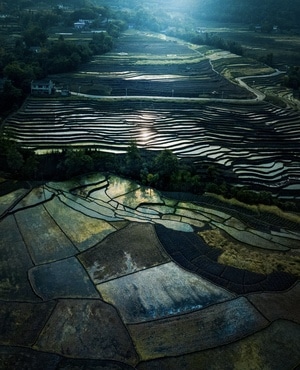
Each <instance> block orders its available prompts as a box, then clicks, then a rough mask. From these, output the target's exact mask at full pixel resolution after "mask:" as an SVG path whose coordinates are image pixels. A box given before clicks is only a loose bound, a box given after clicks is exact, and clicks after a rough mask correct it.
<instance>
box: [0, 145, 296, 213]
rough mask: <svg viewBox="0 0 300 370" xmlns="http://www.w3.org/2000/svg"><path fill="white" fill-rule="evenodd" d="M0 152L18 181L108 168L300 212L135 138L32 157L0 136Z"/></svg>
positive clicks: (0, 165)
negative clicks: (119, 147) (119, 145)
mask: <svg viewBox="0 0 300 370" xmlns="http://www.w3.org/2000/svg"><path fill="white" fill-rule="evenodd" d="M0 153H1V154H0V173H1V174H2V175H3V176H7V175H8V174H9V177H12V178H15V179H17V180H19V181H22V180H23V181H47V180H53V179H55V180H65V179H69V178H70V177H74V176H77V175H83V174H86V173H89V172H94V171H99V172H110V173H115V174H117V175H119V176H124V177H127V178H130V179H133V180H135V181H137V182H139V183H141V184H143V185H145V186H150V187H154V188H156V189H159V190H163V191H173V192H185V193H187V192H189V193H193V194H197V195H199V194H200V195H201V194H203V193H204V192H208V193H214V194H219V195H222V196H224V197H226V198H235V199H237V200H239V201H241V202H243V203H246V204H266V205H277V206H278V207H280V208H282V209H284V210H289V211H299V205H297V204H296V203H294V202H281V201H279V200H278V199H277V198H274V197H273V196H272V194H271V193H270V192H268V191H264V190H262V191H258V190H256V191H254V190H251V189H248V188H247V187H240V186H238V187H237V186H231V185H229V183H228V182H226V176H224V173H222V170H220V169H219V168H217V167H216V166H214V165H209V164H205V163H203V165H202V167H201V168H199V166H198V167H197V169H196V168H194V167H193V165H192V164H190V163H188V162H181V161H179V160H178V158H177V157H176V156H175V154H173V153H172V151H171V150H168V149H166V150H163V151H161V152H158V153H157V154H153V153H149V152H145V151H142V150H140V149H139V148H138V147H137V145H136V143H135V142H131V143H130V145H129V146H128V148H127V152H126V154H125V155H116V154H112V153H106V152H101V151H98V150H97V149H94V148H90V149H66V150H63V151H62V152H57V151H56V152H55V151H54V152H52V153H51V154H45V155H35V154H34V152H32V151H31V150H25V149H21V148H19V147H18V145H17V144H16V143H15V142H12V141H11V140H9V139H4V138H2V139H1V140H0Z"/></svg>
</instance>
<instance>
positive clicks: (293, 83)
mask: <svg viewBox="0 0 300 370" xmlns="http://www.w3.org/2000/svg"><path fill="white" fill-rule="evenodd" d="M284 85H285V86H287V87H290V88H292V89H293V90H299V89H300V67H299V66H298V67H295V66H293V67H290V68H289V70H288V73H287V75H286V76H285V79H284Z"/></svg>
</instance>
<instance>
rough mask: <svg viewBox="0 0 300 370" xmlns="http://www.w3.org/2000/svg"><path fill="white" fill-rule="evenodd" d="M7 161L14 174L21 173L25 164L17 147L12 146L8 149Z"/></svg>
mask: <svg viewBox="0 0 300 370" xmlns="http://www.w3.org/2000/svg"><path fill="white" fill-rule="evenodd" d="M6 160H7V165H8V168H9V169H10V170H11V171H12V172H14V173H17V172H19V171H20V170H21V168H22V166H23V164H24V159H23V156H22V154H21V153H20V152H19V150H18V149H17V147H16V145H11V147H10V148H9V149H8V152H7V156H6Z"/></svg>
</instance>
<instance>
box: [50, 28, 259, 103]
mask: <svg viewBox="0 0 300 370" xmlns="http://www.w3.org/2000/svg"><path fill="white" fill-rule="evenodd" d="M201 50H202V49H201V47H199V46H198V47H196V46H194V45H190V44H187V43H184V42H181V41H179V40H177V39H173V38H169V37H166V36H164V35H159V34H148V33H143V32H138V31H132V32H130V31H128V32H126V33H124V34H123V35H122V36H121V37H120V39H119V40H118V42H117V45H116V47H115V49H114V51H113V52H111V53H108V54H105V55H100V56H96V57H95V58H94V59H93V61H92V62H90V63H87V64H86V65H84V66H82V67H81V71H80V73H75V74H67V75H64V76H61V75H59V76H55V77H54V78H55V79H56V80H57V81H58V83H59V84H60V85H63V86H69V88H70V89H71V90H73V91H76V92H78V91H79V90H80V91H81V92H85V93H88V94H93V95H104V94H103V93H100V92H99V89H100V88H101V86H102V87H103V86H104V87H105V90H106V91H107V92H108V93H106V94H109V95H112V96H119V95H121V96H124V95H127V96H164V97H172V96H174V97H199V96H201V97H212V96H218V97H220V98H221V97H223V98H226V99H228V98H235V99H247V98H253V94H251V93H250V92H249V91H247V90H245V89H243V88H241V87H240V86H239V85H238V84H234V83H231V82H230V81H228V80H227V79H226V78H224V77H223V76H221V75H220V74H219V73H217V72H216V71H214V70H213V69H212V67H211V65H210V62H209V60H208V59H207V58H206V57H205V55H204V54H203V53H202V52H201ZM79 86H80V87H79ZM100 91H101V90H100Z"/></svg>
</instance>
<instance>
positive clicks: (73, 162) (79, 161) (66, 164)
mask: <svg viewBox="0 0 300 370" xmlns="http://www.w3.org/2000/svg"><path fill="white" fill-rule="evenodd" d="M93 169H94V162H93V159H92V158H91V157H90V156H89V155H87V154H85V152H84V151H83V150H72V149H68V150H67V153H66V156H65V159H64V161H63V165H62V170H64V171H65V173H66V175H67V177H70V176H75V175H78V174H81V173H86V172H89V171H92V170H93Z"/></svg>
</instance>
